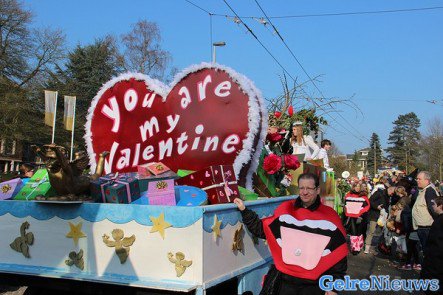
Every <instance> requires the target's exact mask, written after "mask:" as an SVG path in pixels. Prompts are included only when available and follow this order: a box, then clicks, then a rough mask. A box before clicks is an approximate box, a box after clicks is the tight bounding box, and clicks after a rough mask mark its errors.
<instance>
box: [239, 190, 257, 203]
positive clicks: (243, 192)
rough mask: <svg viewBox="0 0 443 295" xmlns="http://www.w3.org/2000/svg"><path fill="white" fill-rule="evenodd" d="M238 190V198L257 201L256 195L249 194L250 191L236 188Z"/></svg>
mask: <svg viewBox="0 0 443 295" xmlns="http://www.w3.org/2000/svg"><path fill="white" fill-rule="evenodd" d="M238 190H239V192H240V196H241V197H242V199H243V200H245V201H255V200H257V199H258V194H256V193H254V192H251V191H250V190H247V189H245V188H244V187H241V186H238Z"/></svg>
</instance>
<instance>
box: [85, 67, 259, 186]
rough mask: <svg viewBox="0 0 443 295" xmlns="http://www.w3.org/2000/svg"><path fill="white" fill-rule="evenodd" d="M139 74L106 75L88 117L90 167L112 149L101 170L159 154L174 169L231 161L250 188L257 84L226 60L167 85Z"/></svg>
mask: <svg viewBox="0 0 443 295" xmlns="http://www.w3.org/2000/svg"><path fill="white" fill-rule="evenodd" d="M169 89H170V91H168V88H167V87H166V86H164V85H163V84H162V83H161V82H159V81H157V80H153V79H150V78H149V77H147V76H145V75H142V74H124V75H121V76H119V77H117V78H114V79H112V80H111V81H109V82H108V83H106V84H105V85H104V86H103V88H102V89H101V90H100V91H99V93H98V94H97V96H96V97H95V98H94V99H93V101H92V104H91V107H90V109H89V113H88V118H87V123H86V136H85V139H86V144H87V147H88V154H89V156H90V161H91V168H92V169H95V166H96V163H97V160H98V155H99V153H101V152H103V151H110V155H109V156H108V158H107V159H106V161H105V172H106V173H110V172H130V171H136V170H137V165H140V164H144V163H148V162H162V163H164V164H166V165H167V166H169V167H170V168H171V169H172V170H175V171H176V170H178V169H189V170H199V169H203V168H204V167H207V166H210V165H227V164H233V165H234V170H235V173H236V175H237V178H238V179H239V183H240V184H241V185H245V186H246V187H249V188H251V186H252V180H251V179H252V173H253V172H254V171H255V169H256V168H257V165H258V158H259V155H260V152H261V147H262V141H263V139H264V136H265V133H266V130H267V127H266V124H267V122H266V119H265V118H267V115H266V110H265V108H264V103H263V100H262V98H261V95H260V92H259V91H258V90H257V89H256V88H255V86H254V84H253V83H252V82H251V81H250V80H249V79H247V78H246V77H244V76H242V75H240V74H238V73H236V72H235V71H233V70H232V69H230V68H226V67H222V66H220V65H213V64H207V63H203V64H201V65H198V66H192V67H190V68H188V69H186V70H184V71H183V72H182V73H180V74H178V75H177V77H176V79H175V80H174V82H173V83H172V86H171V87H170V88H169Z"/></svg>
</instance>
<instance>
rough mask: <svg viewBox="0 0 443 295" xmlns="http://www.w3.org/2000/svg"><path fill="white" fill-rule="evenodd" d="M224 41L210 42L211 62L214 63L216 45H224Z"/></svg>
mask: <svg viewBox="0 0 443 295" xmlns="http://www.w3.org/2000/svg"><path fill="white" fill-rule="evenodd" d="M225 45H226V42H214V43H212V63H213V64H215V48H216V47H217V46H225Z"/></svg>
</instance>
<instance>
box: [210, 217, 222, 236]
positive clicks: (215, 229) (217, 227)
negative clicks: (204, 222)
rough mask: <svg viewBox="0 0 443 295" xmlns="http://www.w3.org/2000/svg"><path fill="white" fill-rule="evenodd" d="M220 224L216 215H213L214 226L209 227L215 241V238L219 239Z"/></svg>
mask: <svg viewBox="0 0 443 295" xmlns="http://www.w3.org/2000/svg"><path fill="white" fill-rule="evenodd" d="M221 224H222V222H221V220H218V218H217V215H214V225H213V226H212V227H211V228H212V233H213V234H214V239H215V240H217V237H221V234H220V232H221V229H220V226H221Z"/></svg>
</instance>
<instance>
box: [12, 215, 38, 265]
mask: <svg viewBox="0 0 443 295" xmlns="http://www.w3.org/2000/svg"><path fill="white" fill-rule="evenodd" d="M28 228H29V222H27V221H25V222H23V224H22V225H21V226H20V237H18V238H15V240H14V242H12V243H11V244H9V246H11V248H12V249H13V250H15V251H17V252H19V253H22V254H23V256H25V257H26V258H30V257H31V256H30V255H29V246H30V245H32V244H33V243H34V234H33V233H26V230H27V229H28Z"/></svg>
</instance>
